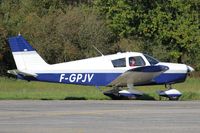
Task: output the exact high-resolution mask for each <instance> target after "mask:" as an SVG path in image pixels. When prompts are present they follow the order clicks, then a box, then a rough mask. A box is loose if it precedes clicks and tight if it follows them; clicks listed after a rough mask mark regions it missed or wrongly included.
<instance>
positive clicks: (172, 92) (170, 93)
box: [157, 84, 182, 101]
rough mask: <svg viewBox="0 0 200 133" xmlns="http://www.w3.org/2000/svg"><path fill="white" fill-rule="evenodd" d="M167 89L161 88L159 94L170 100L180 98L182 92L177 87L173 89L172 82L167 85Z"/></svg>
mask: <svg viewBox="0 0 200 133" xmlns="http://www.w3.org/2000/svg"><path fill="white" fill-rule="evenodd" d="M165 88H166V90H159V91H157V94H158V95H159V96H160V100H161V97H166V98H169V100H174V101H175V100H179V98H180V96H182V93H181V92H180V91H178V90H176V89H173V88H172V86H171V84H168V85H165Z"/></svg>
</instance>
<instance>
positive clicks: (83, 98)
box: [64, 97, 87, 100]
mask: <svg viewBox="0 0 200 133" xmlns="http://www.w3.org/2000/svg"><path fill="white" fill-rule="evenodd" d="M64 100H87V99H86V98H85V97H65V98H64Z"/></svg>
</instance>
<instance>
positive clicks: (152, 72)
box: [108, 65, 169, 86]
mask: <svg viewBox="0 0 200 133" xmlns="http://www.w3.org/2000/svg"><path fill="white" fill-rule="evenodd" d="M168 69H169V68H168V67H167V66H163V65H158V66H143V67H137V68H133V69H130V70H128V71H126V72H124V73H123V74H121V75H120V76H119V77H117V78H116V79H115V80H113V81H112V82H111V83H110V84H109V85H108V86H127V84H134V85H139V84H147V83H150V82H152V80H153V78H155V77H156V76H158V75H160V74H161V73H163V72H165V71H167V70H168Z"/></svg>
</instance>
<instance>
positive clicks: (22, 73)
mask: <svg viewBox="0 0 200 133" xmlns="http://www.w3.org/2000/svg"><path fill="white" fill-rule="evenodd" d="M7 72H8V73H9V74H13V75H18V74H19V75H23V76H24V77H37V74H35V73H31V72H27V71H20V70H17V69H14V70H8V71H7Z"/></svg>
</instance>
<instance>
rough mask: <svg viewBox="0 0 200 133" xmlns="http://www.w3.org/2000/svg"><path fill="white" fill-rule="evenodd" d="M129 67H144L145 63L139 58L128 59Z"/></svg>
mask: <svg viewBox="0 0 200 133" xmlns="http://www.w3.org/2000/svg"><path fill="white" fill-rule="evenodd" d="M129 66H145V62H144V60H143V59H142V57H140V56H135V57H129Z"/></svg>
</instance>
